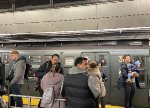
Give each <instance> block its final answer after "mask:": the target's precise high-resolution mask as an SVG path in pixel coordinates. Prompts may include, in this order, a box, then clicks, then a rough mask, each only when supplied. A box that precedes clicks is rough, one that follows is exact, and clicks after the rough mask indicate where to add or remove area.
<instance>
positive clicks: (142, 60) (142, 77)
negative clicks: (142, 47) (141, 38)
mask: <svg viewBox="0 0 150 108" xmlns="http://www.w3.org/2000/svg"><path fill="white" fill-rule="evenodd" d="M131 58H132V62H133V63H134V62H135V61H137V60H138V61H140V63H141V67H140V68H139V70H140V71H141V72H140V75H139V77H138V80H139V84H140V87H145V86H146V82H147V81H146V76H145V75H146V72H145V65H146V61H145V60H146V59H145V56H144V55H132V56H131Z"/></svg>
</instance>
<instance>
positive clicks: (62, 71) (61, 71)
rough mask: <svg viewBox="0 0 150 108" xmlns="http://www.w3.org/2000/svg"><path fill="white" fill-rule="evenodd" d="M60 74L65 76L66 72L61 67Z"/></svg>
mask: <svg viewBox="0 0 150 108" xmlns="http://www.w3.org/2000/svg"><path fill="white" fill-rule="evenodd" d="M60 74H63V75H64V70H63V68H62V67H61V66H60Z"/></svg>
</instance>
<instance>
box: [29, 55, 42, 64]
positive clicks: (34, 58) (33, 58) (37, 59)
mask: <svg viewBox="0 0 150 108" xmlns="http://www.w3.org/2000/svg"><path fill="white" fill-rule="evenodd" d="M29 60H30V62H33V63H39V62H41V56H29Z"/></svg>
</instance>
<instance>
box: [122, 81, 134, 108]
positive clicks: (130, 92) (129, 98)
mask: <svg viewBox="0 0 150 108" xmlns="http://www.w3.org/2000/svg"><path fill="white" fill-rule="evenodd" d="M135 89H136V84H135V83H126V84H125V86H124V91H125V99H124V107H125V108H130V107H131V106H132V102H133V97H134V94H135Z"/></svg>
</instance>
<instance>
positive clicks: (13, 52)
mask: <svg viewBox="0 0 150 108" xmlns="http://www.w3.org/2000/svg"><path fill="white" fill-rule="evenodd" d="M10 54H18V55H19V52H18V51H17V50H13V51H11V52H10Z"/></svg>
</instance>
